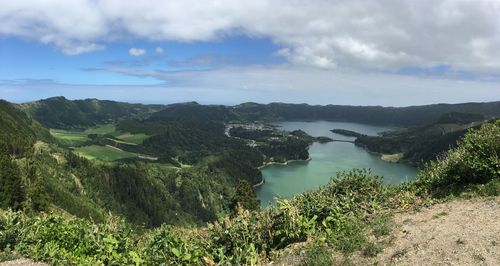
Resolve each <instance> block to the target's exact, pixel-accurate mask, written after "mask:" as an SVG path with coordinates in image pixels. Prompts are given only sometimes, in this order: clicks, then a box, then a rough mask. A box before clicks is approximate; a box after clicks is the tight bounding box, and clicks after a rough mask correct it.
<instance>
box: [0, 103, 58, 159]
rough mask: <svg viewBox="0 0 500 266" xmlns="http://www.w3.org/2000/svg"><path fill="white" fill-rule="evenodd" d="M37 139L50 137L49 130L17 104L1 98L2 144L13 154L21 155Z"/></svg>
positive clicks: (0, 125)
mask: <svg viewBox="0 0 500 266" xmlns="http://www.w3.org/2000/svg"><path fill="white" fill-rule="evenodd" d="M37 139H43V140H48V139H50V134H49V131H48V130H47V129H45V128H43V127H42V126H41V125H40V124H39V123H38V122H37V121H35V120H34V119H32V118H31V117H29V116H28V115H27V114H26V113H25V112H24V111H23V110H21V109H20V108H19V107H18V106H17V105H14V104H11V103H9V102H6V101H4V100H0V144H2V145H6V147H7V148H8V150H9V152H10V153H11V154H16V155H21V154H23V152H25V150H26V149H30V148H31V147H32V146H33V144H34V143H35V141H36V140H37Z"/></svg>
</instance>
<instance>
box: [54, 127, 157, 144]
mask: <svg viewBox="0 0 500 266" xmlns="http://www.w3.org/2000/svg"><path fill="white" fill-rule="evenodd" d="M50 133H51V134H52V136H54V137H55V138H57V139H60V140H64V141H70V142H84V141H88V140H89V138H88V135H89V134H97V135H105V134H109V135H112V136H113V137H115V138H117V139H119V140H121V141H123V143H126V144H142V142H143V141H144V140H145V139H146V138H148V137H149V136H148V135H146V134H142V133H139V134H132V133H128V132H121V131H117V130H116V127H115V125H114V124H105V125H100V126H96V127H91V128H88V129H86V130H85V131H69V130H60V129H51V130H50Z"/></svg>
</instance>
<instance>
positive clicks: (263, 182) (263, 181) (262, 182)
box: [252, 178, 266, 188]
mask: <svg viewBox="0 0 500 266" xmlns="http://www.w3.org/2000/svg"><path fill="white" fill-rule="evenodd" d="M265 183H266V180H265V179H264V178H262V181H260V182H259V183H257V184H255V185H253V186H252V187H253V188H256V187H260V186H262V185H264V184H265Z"/></svg>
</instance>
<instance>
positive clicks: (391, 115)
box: [233, 102, 500, 127]
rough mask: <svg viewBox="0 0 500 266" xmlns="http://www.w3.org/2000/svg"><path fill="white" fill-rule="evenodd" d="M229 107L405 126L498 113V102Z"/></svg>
mask: <svg viewBox="0 0 500 266" xmlns="http://www.w3.org/2000/svg"><path fill="white" fill-rule="evenodd" d="M233 111H234V112H235V113H237V114H238V115H239V116H240V117H241V118H243V119H248V120H252V121H255V120H265V121H277V120H285V121H287V120H303V121H304V120H306V121H307V120H331V121H345V122H357V123H365V124H374V125H393V126H405V127H406V126H422V125H426V124H430V123H433V122H435V121H436V120H437V119H439V118H441V117H442V116H443V115H444V114H447V113H452V112H459V113H469V114H477V115H482V116H484V117H485V118H486V119H492V118H496V117H500V102H488V103H461V104H431V105H422V106H409V107H382V106H348V105H323V106H322V105H308V104H287V103H270V104H257V103H244V104H240V105H237V106H234V107H233Z"/></svg>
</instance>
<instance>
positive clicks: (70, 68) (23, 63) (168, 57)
mask: <svg viewBox="0 0 500 266" xmlns="http://www.w3.org/2000/svg"><path fill="white" fill-rule="evenodd" d="M0 40H1V41H0V56H1V58H2V60H1V61H0V69H1V70H2V71H1V72H0V80H19V81H22V80H52V81H55V82H59V83H65V84H74V85H89V84H93V85H154V84H161V83H163V82H164V81H162V80H158V79H156V78H152V77H135V76H130V75H124V74H118V73H113V72H110V71H104V70H103V71H90V70H92V69H105V68H111V67H130V66H133V67H136V68H138V69H143V70H162V71H172V72H173V71H196V70H204V69H205V70H206V69H212V68H216V67H220V66H228V65H266V64H280V63H283V62H284V59H283V58H280V57H278V56H276V55H274V54H273V53H274V52H275V51H277V50H278V49H279V46H277V45H275V44H273V43H272V41H271V40H270V39H268V38H248V37H245V36H236V37H231V38H227V39H224V40H221V41H215V42H195V43H180V42H147V41H141V40H136V41H130V42H123V43H121V42H120V43H106V47H107V48H106V49H105V50H102V51H96V52H92V53H84V54H79V55H70V56H68V55H65V54H64V53H61V52H60V51H58V50H57V49H56V48H54V47H53V46H51V45H47V44H41V43H38V42H35V41H28V40H23V39H20V38H15V37H7V38H3V39H0ZM131 47H139V48H137V49H143V50H145V51H146V53H145V54H144V55H141V56H132V55H130V54H129V50H130V49H131ZM158 48H159V51H161V52H159V51H156V50H157V49H158Z"/></svg>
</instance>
